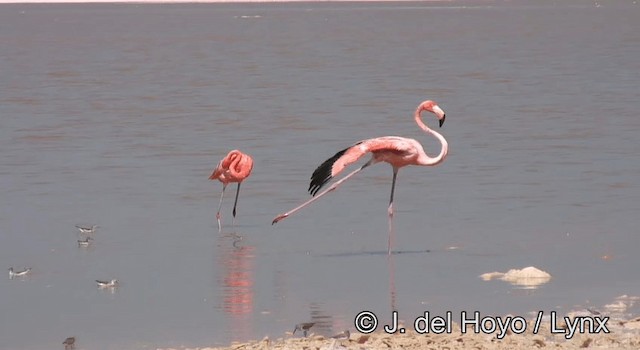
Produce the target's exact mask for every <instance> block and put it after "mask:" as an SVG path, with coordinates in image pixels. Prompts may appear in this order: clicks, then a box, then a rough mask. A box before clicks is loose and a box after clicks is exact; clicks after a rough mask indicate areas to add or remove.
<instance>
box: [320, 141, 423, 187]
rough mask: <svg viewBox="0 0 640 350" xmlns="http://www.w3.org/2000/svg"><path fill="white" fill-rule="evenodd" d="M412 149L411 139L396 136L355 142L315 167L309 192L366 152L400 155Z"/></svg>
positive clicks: (321, 185)
mask: <svg viewBox="0 0 640 350" xmlns="http://www.w3.org/2000/svg"><path fill="white" fill-rule="evenodd" d="M412 150H413V146H412V144H411V141H410V140H409V139H406V138H404V137H398V136H384V137H378V138H375V139H368V140H362V141H360V142H357V143H355V144H354V145H353V146H351V147H349V148H345V149H343V150H342V151H340V152H338V153H336V154H335V155H334V156H333V157H331V158H329V159H327V160H326V161H324V163H322V164H320V166H319V167H318V168H316V170H315V171H314V172H313V175H311V183H310V184H309V193H310V194H311V195H312V196H315V195H316V193H318V191H319V190H320V189H321V188H322V187H323V186H324V185H325V184H326V183H327V182H329V181H330V180H331V179H332V178H333V177H334V176H336V175H338V174H339V173H340V172H341V171H343V170H344V168H346V167H347V166H349V165H351V164H353V163H355V162H357V161H358V160H359V159H360V158H362V157H363V156H364V155H365V154H367V153H377V152H389V153H393V154H396V155H398V156H402V155H405V154H407V153H409V152H412Z"/></svg>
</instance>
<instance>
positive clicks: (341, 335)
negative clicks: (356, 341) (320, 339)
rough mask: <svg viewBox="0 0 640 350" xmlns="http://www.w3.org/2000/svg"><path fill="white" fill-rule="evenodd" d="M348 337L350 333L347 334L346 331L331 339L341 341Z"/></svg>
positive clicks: (347, 331)
mask: <svg viewBox="0 0 640 350" xmlns="http://www.w3.org/2000/svg"><path fill="white" fill-rule="evenodd" d="M349 337H351V332H349V330H348V329H346V330H344V331H343V332H340V333H338V334H336V335H334V336H333V337H331V338H333V339H339V340H342V339H349Z"/></svg>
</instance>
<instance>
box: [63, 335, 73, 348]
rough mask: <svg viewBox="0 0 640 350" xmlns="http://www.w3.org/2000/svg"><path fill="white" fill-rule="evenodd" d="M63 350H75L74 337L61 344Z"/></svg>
mask: <svg viewBox="0 0 640 350" xmlns="http://www.w3.org/2000/svg"><path fill="white" fill-rule="evenodd" d="M62 345H64V350H73V349H75V348H76V337H69V338H67V339H65V340H64V341H63V342H62Z"/></svg>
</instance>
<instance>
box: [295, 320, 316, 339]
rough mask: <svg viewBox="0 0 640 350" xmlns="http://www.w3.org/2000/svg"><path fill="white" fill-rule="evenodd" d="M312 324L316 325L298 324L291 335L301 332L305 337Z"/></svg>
mask: <svg viewBox="0 0 640 350" xmlns="http://www.w3.org/2000/svg"><path fill="white" fill-rule="evenodd" d="M314 324H316V323H315V322H303V323H298V324H297V325H296V327H295V328H294V329H293V334H296V331H302V334H303V335H304V336H305V337H306V336H307V331H309V328H311V327H313V325H314Z"/></svg>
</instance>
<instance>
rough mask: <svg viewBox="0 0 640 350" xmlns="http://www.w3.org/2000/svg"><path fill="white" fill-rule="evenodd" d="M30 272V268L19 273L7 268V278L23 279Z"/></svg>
mask: <svg viewBox="0 0 640 350" xmlns="http://www.w3.org/2000/svg"><path fill="white" fill-rule="evenodd" d="M30 272H31V268H30V267H28V268H26V269H24V270H20V271H14V270H13V267H10V268H9V278H10V279H13V278H14V277H24V276H26V275H28V274H29V273H30Z"/></svg>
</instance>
